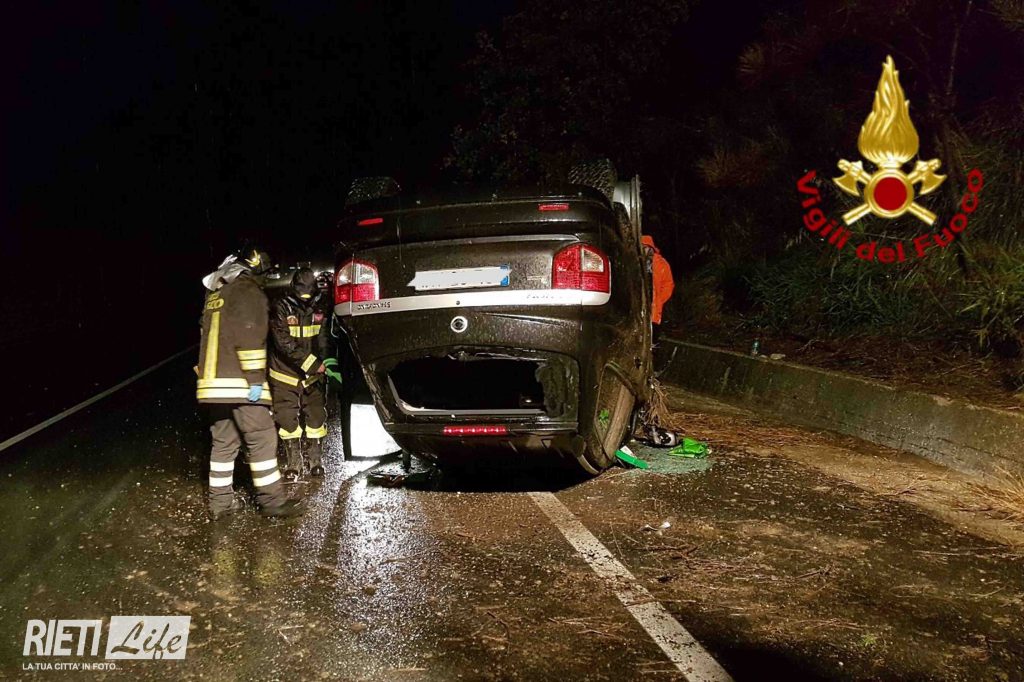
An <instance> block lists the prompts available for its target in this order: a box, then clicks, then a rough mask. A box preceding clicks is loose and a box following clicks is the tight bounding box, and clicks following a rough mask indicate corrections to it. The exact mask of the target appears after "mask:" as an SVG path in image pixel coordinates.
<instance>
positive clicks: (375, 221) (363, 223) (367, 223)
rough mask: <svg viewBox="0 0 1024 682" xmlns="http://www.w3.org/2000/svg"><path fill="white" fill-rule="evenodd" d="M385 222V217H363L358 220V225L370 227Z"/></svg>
mask: <svg viewBox="0 0 1024 682" xmlns="http://www.w3.org/2000/svg"><path fill="white" fill-rule="evenodd" d="M383 222H384V219H383V218H363V219H362V220H360V221H358V222H357V223H356V225H358V226H359V227H369V226H370V225H380V224H381V223H383Z"/></svg>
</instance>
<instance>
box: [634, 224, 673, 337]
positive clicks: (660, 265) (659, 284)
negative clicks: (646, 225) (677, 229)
mask: <svg viewBox="0 0 1024 682" xmlns="http://www.w3.org/2000/svg"><path fill="white" fill-rule="evenodd" d="M640 241H641V242H642V243H643V245H644V246H646V247H647V248H649V249H651V250H652V251H653V252H654V260H653V262H652V263H651V278H652V280H653V284H654V296H653V300H652V301H651V321H652V322H654V324H661V310H662V308H664V307H665V302H666V301H668V299H670V298H672V291H673V289H675V288H676V283H675V280H674V279H672V268H671V266H669V264H668V261H667V260H665V257H664V256H662V255H661V251H659V250H658V247H657V246H655V245H654V238H653V237H651V236H649V235H646V234H645V235H644V236H643V237H641V238H640Z"/></svg>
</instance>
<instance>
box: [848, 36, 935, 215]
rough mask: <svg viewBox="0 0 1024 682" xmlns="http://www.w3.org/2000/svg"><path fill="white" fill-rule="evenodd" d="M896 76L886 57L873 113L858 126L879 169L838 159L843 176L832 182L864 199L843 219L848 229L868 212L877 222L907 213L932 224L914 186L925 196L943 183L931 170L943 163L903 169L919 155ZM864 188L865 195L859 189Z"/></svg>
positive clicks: (862, 144) (861, 144) (864, 148)
mask: <svg viewBox="0 0 1024 682" xmlns="http://www.w3.org/2000/svg"><path fill="white" fill-rule="evenodd" d="M899 76H900V74H899V71H897V70H896V64H895V63H894V62H893V60H892V57H891V56H890V57H887V58H886V60H885V64H884V65H883V66H882V78H881V79H880V80H879V81H878V89H877V90H875V101H874V104H873V105H872V107H871V113H870V114H868V118H867V120H866V121H864V125H863V126H861V129H860V137H859V138H858V139H857V148H858V149H859V150H860V153H861V155H862V156H863V157H864V158H866V159H868V160H869V161H871V162H872V163H874V164H875V165H876V166H877V167H878V170H876V171H875V172H874V173H869V172H867V171H866V170H864V162H863V161H856V162H854V163H851V162H849V161H847V160H846V159H841V160H840V161H839V170H841V171H843V173H844V175H842V176H840V177H838V178H834V182H835V183H836V185H838V186H839V188H840V189H842V190H843V191H844V192H846V193H848V194H852V195H854V196H858V197H862V198H863V199H864V203H863V204H861V205H860V206H858V207H857V208H854V209H853V210H851V211H847V212H846V213H845V214H844V215H843V221H844V222H845V223H846V224H847V225H851V224H853V223H854V222H856V221H858V220H860V219H861V218H863V217H864V216H865V215H867V214H868V213H874V214H875V215H877V216H879V217H881V218H898V217H899V216H901V215H903V214H904V213H911V214H912V215H915V216H917V217H918V218H920V219H921V220H923V221H924V222H926V223H928V224H929V225H931V224H932V223H934V222H935V214H934V213H932V212H931V211H929V210H928V209H926V208H924V207H923V206H921V205H920V204H918V203H916V202H915V201H914V195H915V192H914V186H915V185H917V184H919V183H920V185H921V187H920V189H919V190H918V191H917V194H919V195H924V194H928V193H929V192H932V191H934V190H935V189H936V188H937V187H938V186H939V185H941V184H942V181H943V180H945V179H946V176H944V175H937V174H936V172H935V171H937V170H938V169H939V166H941V165H942V164H941V162H940V161H939V160H938V159H931V160H930V161H921V160H920V159H918V161H917V163H916V164H915V165H914V170H913V171H911V172H910V173H909V174H907V173H904V172H903V170H902V167H903V165H904V164H905V163H907V162H908V161H910V160H911V159H912V158H914V157H915V156H917V150H918V146H919V144H920V142H919V140H918V137H917V130H915V129H914V123H913V122H912V121H911V120H910V101H909V100H907V98H906V96H905V95H904V94H903V88H902V87H901V86H900V77H899ZM862 184H863V185H864V192H863V194H861V190H860V185H862Z"/></svg>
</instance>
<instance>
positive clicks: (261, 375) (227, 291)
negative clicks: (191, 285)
mask: <svg viewBox="0 0 1024 682" xmlns="http://www.w3.org/2000/svg"><path fill="white" fill-rule="evenodd" d="M196 372H197V373H198V375H199V378H198V381H197V384H196V398H197V399H198V400H199V402H201V403H247V402H248V396H249V387H250V386H252V385H256V384H259V385H261V386H262V387H263V395H262V396H260V400H259V404H260V405H270V403H271V400H270V385H269V384H268V383H267V297H266V296H265V295H264V293H263V290H262V289H260V286H259V284H258V283H257V282H256V280H254V279H253V278H252V276H250V275H249V274H248V273H243V274H241V275H239V276H238V277H237V278H235V279H234V280H232V281H231V282H228V283H227V284H225V285H224V286H222V287H221V288H220V289H218V290H217V291H214V292H211V293H209V294H207V296H206V305H205V306H204V307H203V318H202V338H201V341H200V344H199V365H198V367H197V368H196Z"/></svg>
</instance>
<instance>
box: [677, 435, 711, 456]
mask: <svg viewBox="0 0 1024 682" xmlns="http://www.w3.org/2000/svg"><path fill="white" fill-rule="evenodd" d="M668 454H670V455H675V456H676V457H686V458H689V459H704V458H705V457H707V456H708V444H707V443H702V442H700V441H699V440H694V439H692V438H685V437H684V438H683V442H682V443H680V444H679V445H677V446H675V447H674V448H672V449H671V450H669V451H668Z"/></svg>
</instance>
